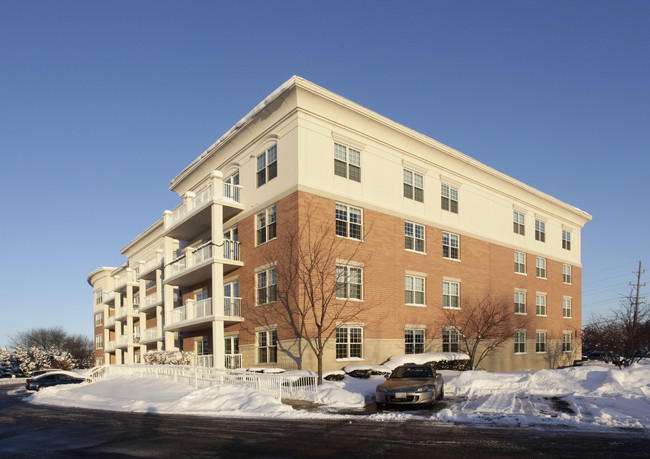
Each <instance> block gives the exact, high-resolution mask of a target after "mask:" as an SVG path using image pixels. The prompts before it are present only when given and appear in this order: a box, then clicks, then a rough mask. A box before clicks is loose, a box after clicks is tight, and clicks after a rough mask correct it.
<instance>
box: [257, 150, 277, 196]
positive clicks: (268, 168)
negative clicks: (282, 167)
mask: <svg viewBox="0 0 650 459" xmlns="http://www.w3.org/2000/svg"><path fill="white" fill-rule="evenodd" d="M277 176H278V146H277V145H273V146H272V147H271V148H269V149H268V150H266V151H265V152H264V153H260V154H259V155H257V186H258V188H259V187H261V186H262V185H264V184H265V183H266V182H268V181H270V180H272V179H274V178H275V177H277Z"/></svg>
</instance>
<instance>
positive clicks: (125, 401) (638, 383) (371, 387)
mask: <svg viewBox="0 0 650 459" xmlns="http://www.w3.org/2000/svg"><path fill="white" fill-rule="evenodd" d="M441 373H442V375H443V377H444V380H445V399H444V400H443V401H441V402H439V403H438V405H437V406H436V407H434V408H433V409H430V410H417V411H411V410H386V411H380V412H372V411H374V410H368V412H369V413H367V414H365V413H366V412H365V411H364V410H363V408H364V407H365V405H367V404H372V403H373V402H374V394H375V387H376V386H377V385H378V384H379V383H381V382H382V381H383V380H384V378H383V377H381V376H373V377H371V378H370V379H357V378H351V377H349V376H346V377H345V379H344V380H343V381H340V382H326V383H325V384H323V385H322V386H320V387H319V391H318V394H317V396H316V397H315V399H314V400H313V402H315V403H317V404H319V405H322V406H321V408H320V409H317V410H311V411H305V410H298V409H294V408H292V407H291V406H289V405H286V404H283V403H281V402H280V401H279V400H276V399H274V398H272V397H270V396H268V395H265V394H262V393H260V392H257V391H254V390H250V389H243V388H237V387H232V386H215V387H209V388H205V389H194V388H191V387H188V386H184V385H180V384H175V383H171V382H169V381H165V380H153V379H141V378H133V377H112V378H106V379H104V380H101V381H98V382H95V383H92V384H90V383H84V384H80V385H74V386H57V387H50V388H46V389H43V390H41V391H40V392H38V393H34V394H32V395H29V396H28V397H27V400H28V401H30V402H31V403H41V404H50V405H63V406H73V407H85V408H95V409H105V410H119V411H134V412H153V413H177V414H179V413H183V414H196V415H205V416H228V417H232V416H248V417H251V416H265V417H268V416H273V417H281V418H317V417H331V416H341V415H340V414H335V413H333V410H336V409H351V408H352V409H354V408H356V409H358V410H359V414H358V415H361V416H366V417H367V418H368V419H373V420H377V421H382V420H390V419H409V418H418V419H422V417H424V418H428V419H430V420H434V421H441V422H462V423H488V424H509V425H566V426H574V427H635V428H643V429H648V428H650V401H649V397H650V361H644V362H641V363H637V364H634V365H632V366H631V367H629V368H625V369H622V370H619V369H618V368H616V367H614V366H612V365H607V364H604V363H591V362H589V363H586V364H585V365H584V366H581V367H572V368H565V369H561V370H539V371H522V372H514V373H488V372H484V371H466V372H457V371H444V370H443V371H441ZM370 412H372V413H370ZM346 416H350V415H349V414H348V415H346Z"/></svg>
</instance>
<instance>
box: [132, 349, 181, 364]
mask: <svg viewBox="0 0 650 459" xmlns="http://www.w3.org/2000/svg"><path fill="white" fill-rule="evenodd" d="M144 363H145V364H147V365H190V364H191V363H192V354H191V353H189V352H186V351H149V352H147V353H146V354H145V355H144Z"/></svg>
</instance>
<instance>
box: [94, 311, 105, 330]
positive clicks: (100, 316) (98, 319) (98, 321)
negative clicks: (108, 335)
mask: <svg viewBox="0 0 650 459" xmlns="http://www.w3.org/2000/svg"><path fill="white" fill-rule="evenodd" d="M102 325H104V313H103V312H98V313H97V314H95V327H101V326H102Z"/></svg>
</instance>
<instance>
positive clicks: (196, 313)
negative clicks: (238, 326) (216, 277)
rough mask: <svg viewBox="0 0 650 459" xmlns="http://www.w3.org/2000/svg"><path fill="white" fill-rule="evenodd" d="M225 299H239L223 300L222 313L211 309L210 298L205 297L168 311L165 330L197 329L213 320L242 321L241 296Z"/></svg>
mask: <svg viewBox="0 0 650 459" xmlns="http://www.w3.org/2000/svg"><path fill="white" fill-rule="evenodd" d="M227 299H228V300H239V301H224V314H219V312H220V311H214V310H213V306H212V298H206V299H205V300H201V301H197V302H193V301H188V302H187V303H186V304H185V305H183V306H181V307H178V308H174V309H172V310H171V311H170V313H169V315H168V318H167V325H166V326H165V330H167V331H181V330H182V331H189V330H198V329H200V328H204V327H206V325H207V324H209V323H210V322H212V321H214V320H223V321H224V322H231V323H235V322H243V320H244V319H243V318H242V317H241V298H227ZM226 304H227V307H226ZM226 312H227V313H226Z"/></svg>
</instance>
